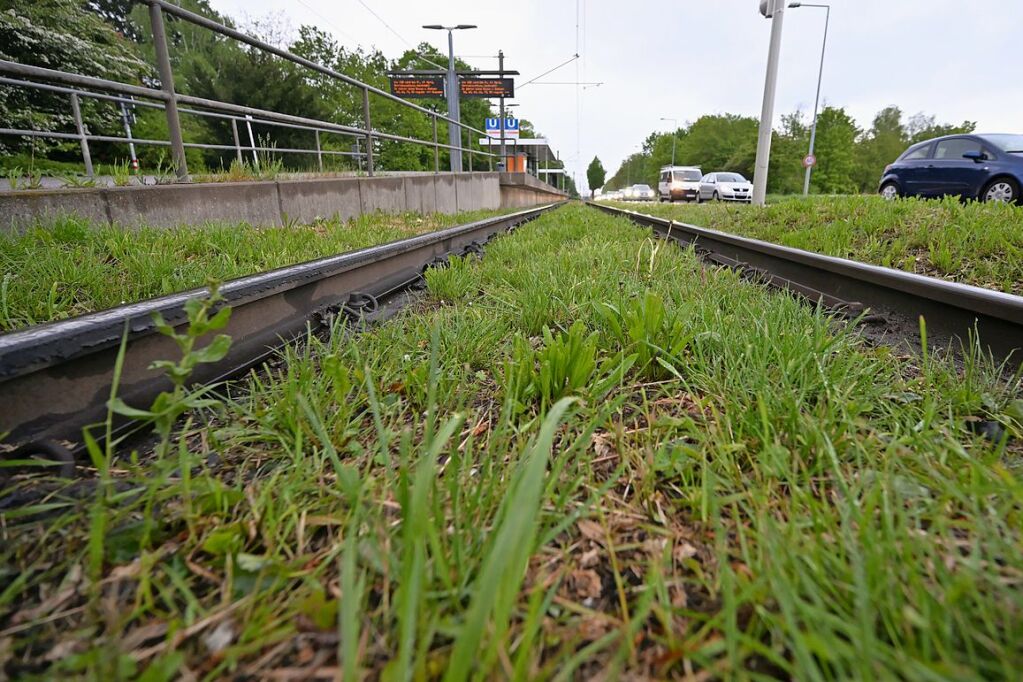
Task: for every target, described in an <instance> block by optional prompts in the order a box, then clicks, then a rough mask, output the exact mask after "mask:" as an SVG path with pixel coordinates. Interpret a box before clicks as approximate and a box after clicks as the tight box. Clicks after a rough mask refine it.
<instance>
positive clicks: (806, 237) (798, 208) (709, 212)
mask: <svg viewBox="0 0 1023 682" xmlns="http://www.w3.org/2000/svg"><path fill="white" fill-rule="evenodd" d="M778 199H779V200H778V201H776V202H770V203H769V205H768V206H767V207H766V208H763V209H757V208H754V207H750V206H745V205H733V204H718V203H707V204H701V205H695V204H670V205H669V204H621V203H618V204H615V205H616V206H618V207H619V208H626V209H629V210H632V211H638V212H639V213H647V214H649V215H656V216H661V217H664V218H672V219H673V220H678V221H680V222H685V223H691V224H693V225H698V226H700V227H708V228H711V229H714V230H721V231H722V232H731V233H733V234H738V235H742V236H745V237H754V238H756V239H763V240H765V241H769V242H774V243H776V244H784V245H785V246H792V247H795V248H798V249H805V250H807V251H815V252H817V253H823V254H827V255H829V256H840V257H842V258H851V259H853V260H858V261H863V262H866V263H872V264H874V265H884V266H886V267H891V268H898V269H900V270H907V271H909V272H916V273H918V274H921V275H928V276H930V277H941V278H943V279H948V280H953V281H956V282H964V283H966V284H973V285H976V286H981V287H987V288H989V289H997V290H999V291H1004V292H1006V293H1010V294H1017V295H1023V207H1021V206H1014V205H1008V204H981V203H977V202H969V203H962V202H960V201H959V200H958V199H956V198H954V197H946V198H945V199H941V200H934V199H930V200H924V199H900V200H898V201H893V202H886V201H885V200H883V199H882V198H881V197H877V196H833V197H810V198H808V199H804V198H802V197H798V198H796V197H781V198H778Z"/></svg>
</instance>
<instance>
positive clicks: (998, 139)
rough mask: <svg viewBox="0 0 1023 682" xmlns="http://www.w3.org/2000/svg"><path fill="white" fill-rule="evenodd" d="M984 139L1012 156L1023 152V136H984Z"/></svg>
mask: <svg viewBox="0 0 1023 682" xmlns="http://www.w3.org/2000/svg"><path fill="white" fill-rule="evenodd" d="M983 137H984V139H985V140H986V141H987V142H990V143H991V144H993V145H994V146H996V147H998V148H999V149H1001V150H1002V151H1003V152H1009V153H1010V154H1019V153H1020V152H1023V135H984V136H983Z"/></svg>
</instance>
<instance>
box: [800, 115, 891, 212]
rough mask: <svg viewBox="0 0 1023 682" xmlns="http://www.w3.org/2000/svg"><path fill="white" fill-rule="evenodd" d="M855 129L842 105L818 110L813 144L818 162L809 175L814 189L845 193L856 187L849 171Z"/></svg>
mask: <svg viewBox="0 0 1023 682" xmlns="http://www.w3.org/2000/svg"><path fill="white" fill-rule="evenodd" d="M858 133H859V130H858V129H857V128H856V122H855V121H853V120H852V118H850V117H849V115H848V114H846V113H845V109H836V108H835V107H824V110H823V111H821V113H820V116H819V117H818V119H817V143H816V146H815V153H816V155H817V158H818V162H817V168H816V169H815V170H814V172H813V175H812V183H813V186H814V188H815V189H816V190H817V191H818V192H822V193H824V194H847V193H849V192H855V191H856V189H857V187H856V183H855V181H854V180H853V173H854V167H855V163H856V157H855V154H856V136H857V134H858ZM878 177H880V174H879V175H878Z"/></svg>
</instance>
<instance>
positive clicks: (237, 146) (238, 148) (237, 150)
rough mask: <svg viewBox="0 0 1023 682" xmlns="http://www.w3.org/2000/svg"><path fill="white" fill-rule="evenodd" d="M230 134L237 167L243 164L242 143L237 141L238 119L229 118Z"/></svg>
mask: <svg viewBox="0 0 1023 682" xmlns="http://www.w3.org/2000/svg"><path fill="white" fill-rule="evenodd" d="M231 133H232V134H233V135H234V154H235V156H237V157H238V165H241V164H242V163H244V159H242V142H241V140H239V139H238V119H237V118H234V117H233V116H232V117H231Z"/></svg>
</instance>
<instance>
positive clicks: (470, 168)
mask: <svg viewBox="0 0 1023 682" xmlns="http://www.w3.org/2000/svg"><path fill="white" fill-rule="evenodd" d="M468 132H469V131H468V130H462V133H463V134H465V133H468ZM465 137H466V138H467V139H468V140H469V142H468V143H467V144H465V147H466V148H467V149H468V150H469V172H470V173H471V172H472V138H471V137H469V136H468V135H465ZM459 141H461V136H459Z"/></svg>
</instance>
